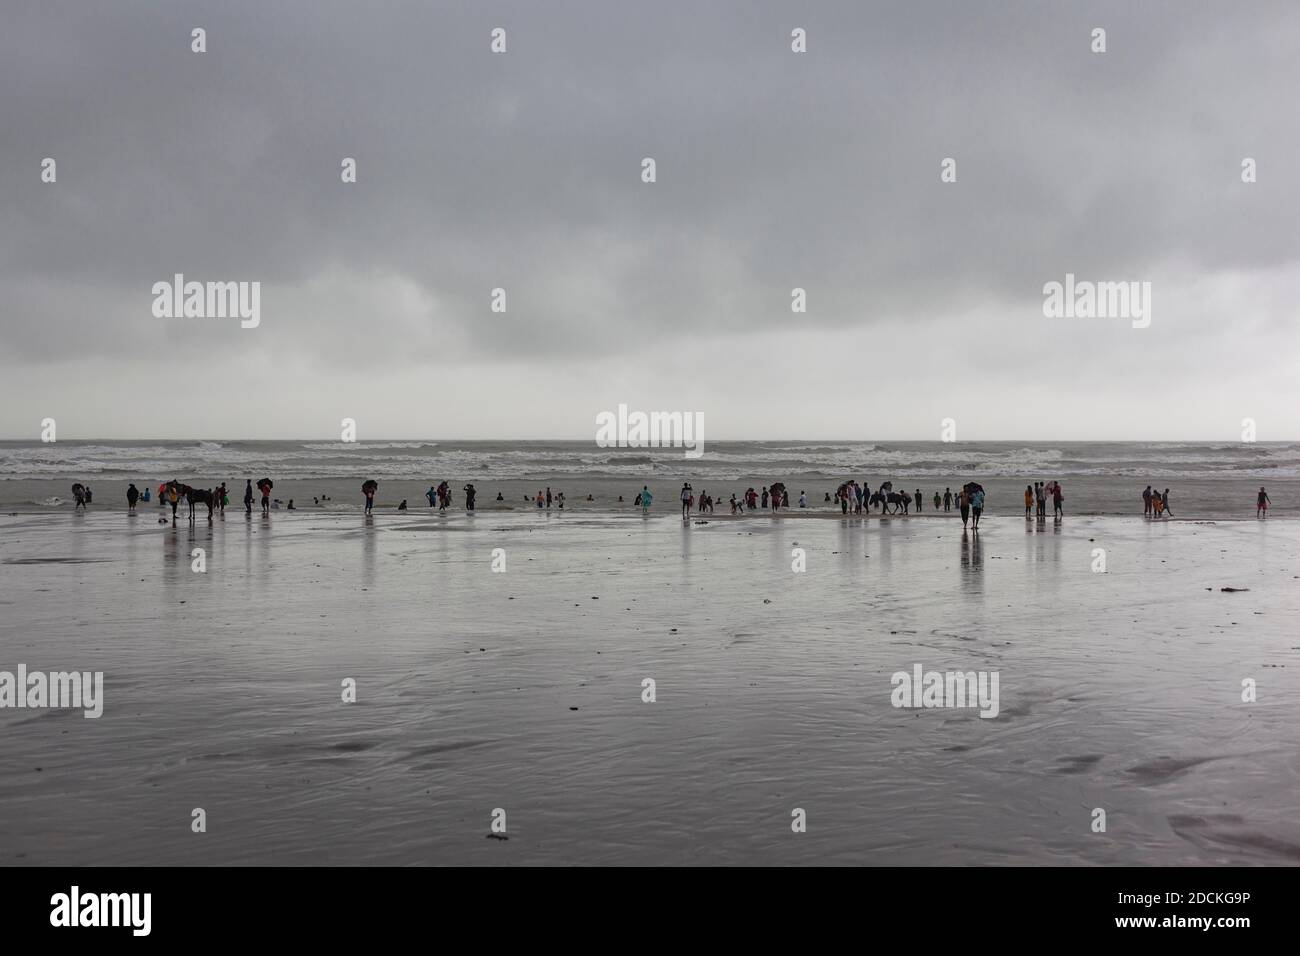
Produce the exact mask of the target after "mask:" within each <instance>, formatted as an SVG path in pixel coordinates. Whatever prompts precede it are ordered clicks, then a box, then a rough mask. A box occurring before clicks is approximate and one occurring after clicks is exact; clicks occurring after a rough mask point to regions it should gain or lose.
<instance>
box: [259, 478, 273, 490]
mask: <svg viewBox="0 0 1300 956" xmlns="http://www.w3.org/2000/svg"><path fill="white" fill-rule="evenodd" d="M257 487H259V488H266V489H267V490H268V491H269V490H270V489H272V488H274V487H275V482H273V481H272V480H271V479H270V478H263V479H262V480H261V481H259V482H258V483H257Z"/></svg>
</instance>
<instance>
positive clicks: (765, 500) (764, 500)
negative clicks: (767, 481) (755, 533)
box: [763, 487, 767, 511]
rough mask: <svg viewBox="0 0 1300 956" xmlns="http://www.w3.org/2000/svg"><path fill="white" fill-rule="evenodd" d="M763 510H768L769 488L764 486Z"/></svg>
mask: <svg viewBox="0 0 1300 956" xmlns="http://www.w3.org/2000/svg"><path fill="white" fill-rule="evenodd" d="M763 510H764V511H766V510H767V488H766V487H764V488H763Z"/></svg>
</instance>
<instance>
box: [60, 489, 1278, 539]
mask: <svg viewBox="0 0 1300 956" xmlns="http://www.w3.org/2000/svg"><path fill="white" fill-rule="evenodd" d="M273 488H274V483H273V482H272V481H271V479H269V478H262V479H260V480H259V481H258V482H257V483H256V491H254V483H253V481H252V479H247V480H246V481H245V483H244V496H243V500H244V510H245V512H246V513H247V514H250V515H251V514H252V513H253V504H254V502H255V501H257V500H258V498H259V497H260V500H261V511H262V514H264V515H265V514H269V513H270V512H271V511H272V510H274V509H278V508H279V507H281V505H282V504H283V502H282V501H281V500H280V499H279V498H272V497H271V492H272V489H273ZM378 490H379V483H378V482H377V481H372V480H367V481H366V482H364V483H363V484H362V486H361V493H362V496H363V500H364V508H365V513H366V514H370V513H371V512H372V511H373V509H374V506H375V495H376V494H377V492H378ZM463 491H464V495H465V510H466V511H474V507H475V497H476V495H477V491H476V490H475V488H474V485H473V483H469V484H466V485H465V487H464V489H463ZM72 493H73V497H74V498H75V500H76V507H75V509H74V510H77V511H82V510H85V508H86V506H87V505H89V504H90V503H91V502H92V500H93V499H92V495H91V490H90V486H89V485H85V484H82V483H81V482H78V483H76V484H74V485H73V486H72ZM424 497H425V498H426V499H427V500H428V502H429V507H430V508H432V507H434V506H435V505H436V506H437V508H438V511H439V512H440V513H443V512H446V511H447V509H448V508H450V507H452V490H451V485H450V484H449V483H448V482H446V481H441V482H439V483H438V484H437V485H430V486H429V490H428V491H427V492H425V495H424ZM679 497H680V501H681V509H682V517H684V518H686V517H689V516H690V515H691V514H692V513H696V514H713V513H714V509H715V507H716V505H717V501H718V500H717V498H715V497H714V496H713V495H711V494H709V492H708V491H701V492H700V494H699V495H698V496H697V495H696V493H695V490H694V488H693V487H692V486H691V483H690V482H684V483H683V484H682V489H681V493H680V496H679ZM985 498H986V495H985V491H984V488H983V487H982V486H981V485H980V484H978V483H977V482H968V483H967V484H966V485H964V486H962V487H961V488H959V489H958V490H957V491H956V492H955V493H954V492H953V490H952V488H950V487H948V488H944V490H943V492H942V493H940V492H938V491H935V492H934V493H933V495H932V496H930V500H931V501H932V502H933V506H934V510H935V511H936V512H938V511H940V510H942V511H943V512H945V513H946V512H949V511H951V510H952V509H953V508H954V507H955V508H956V509H957V511H958V512H959V513H960V514H961V519H962V526H963V527H966V526H967V525H969V526H971V527H973V528H978V527H979V522H980V517H981V515H982V514H983V512H984V504H985ZM1024 498H1025V518H1026V519H1032V518H1034V517H1037V518H1038V519H1039V520H1044V519H1045V518H1046V517H1047V509H1048V505H1049V503H1050V505H1051V509H1052V515H1053V517H1054V518H1055V519H1056V520H1057V521H1059V520H1061V519H1062V517H1063V516H1064V513H1065V510H1064V502H1065V493H1064V489H1063V488H1062V486H1061V483H1060V482H1059V481H1046V482H1042V481H1036V482H1034V483H1033V484H1029V485H1026V486H1025V495H1024ZM150 500H151V498H150V489H149V486H148V485H146V486H145V488H144V490H143V491H141V490H140V489H139V488H137V487H136V486H135V484H134V483H131V484H129V485H128V487H127V490H126V501H127V511H128V512H129V513H131V514H134V513H135V511H136V505H137V504H138V503H140V502H144V503H145V504H148V503H149V502H150ZM496 500H497V501H500V502H503V501H504V500H505V497H504V495H503V494H501V493H500V492H498V493H497V496H496ZM586 500H587V501H589V502H594V501H595V499H594V497H593V496H592V495H590V494H589V495H587V497H586ZM925 500H926V495H925V494H924V493H923V492H922V491H921V489H919V488H917V489H916V490H915V493H912V492H909V491H906V490H899V491H895V490H894V485H893V482H890V481H886V482H883V483H882V484H881V485H880V486H879V487H878V488H877V489H876V490H875V491H872V490H871V486H870V485H869V484H867V483H865V482H862V483H859V482H858V481H857V480H853V479H851V480H849V481H845V482H842V483H841V484H840V485H839V486H838V487H837V488H836V489H835V491H834V492H830V491H828V492H826V493H825V495H824V496H823V499H822V501H823V503H824V504H829V505H831V506H832V507H835V506H836V505H838V506H839V509H840V513H841V514H844V515H848V514H850V513H852V514H855V515H861V514H864V513H868V514H869V513H870V512H871V511H872V509H876V510H877V511H878V512H879V513H880V514H882V515H893V514H903V515H908V514H911V513H912V512H913V511H916V512H918V513H919V512H921V511H922V506H923V503H924V502H925ZM157 501H158V504H159V507H161V508H164V509H165V508H166V507H167V506H168V505H170V506H171V511H172V523H173V524H174V523H175V521H176V513H177V508H178V506H179V504H180V502H182V501H186V502H188V503H189V505H190V520H193V515H194V505H195V504H206V505H207V506H208V519H209V520H211V519H212V514H213V513H214V512H218V513H222V512H224V511H225V509H226V506H227V505H228V504H230V494H229V492H228V490H227V489H226V485H225V483H224V482H223V483H221V484H220V485H217V486H216V487H214V488H209V489H202V488H193V487H191V486H189V485H186V484H183V483H181V482H180V481H176V480H173V481H165V482H162V483H161V484H159V485H158V488H157ZM312 501H313V503H314V504H316V505H317V506H320V505H321V504H322V503H323V502H328V501H330V497H329V495H324V494H323V495H319V496H317V497H314V498H313V499H312ZM623 501H624V498H623V496H622V495H619V496H618V502H619V503H620V504H622V503H623ZM524 502H525V504H527V505H536V507H537V508H539V509H550V508H551V507H553V506H556V507H558V508H559V509H560V510H563V509H564V504H565V497H564V492H562V491H557V492H554V493H553V492H552V491H551V489H550V487H549V486H548V487H546V488H545V489H539V490H538V492H537V494H536V496H535V497H534V496H532V495H524ZM653 502H654V495H653V493H652V492H651V491H650V487H649V486H648V485H643V486H642V488H641V491H640V492H639V493H638V494H637V495H636V498H635V499H634V500H633V506H634V507H637V508H640V509H642V511H643V512H647V513H648V512H649V510H650V507H651V505H652V503H653ZM797 502H798V507H799V508H801V509H806V508H808V494H807V492H805V491H800V492H799V496H798V498H797ZM727 504H728V505H729V506H730V511H731V514H733V515H738V514H745V513H749V512H755V511H771V512H772V513H776V512H779V511H781V510H782V509H788V508H789V507H790V493H789V491H787V490H786V487H785V485H784V483H782V482H773V483H772V484H771V485H770V486H763V487H761V488H760V489H755V488H754V487H752V486H750V487H748V488H746V489H745V490H744V491H742V492H739V493H738V494H737V493H732V494H731V496H730V498H729V500H728V501H727ZM1271 504H1272V501H1271V499H1270V498H1269V496H1268V493H1267V491H1266V490H1265V489H1264V488H1263V487H1262V486H1261V487H1260V489H1259V493H1258V494H1257V495H1256V499H1255V515H1256V517H1258V518H1265V517H1267V516H1268V509H1269V507H1270V505H1271ZM288 510H290V511H293V510H296V509H295V505H294V502H293V499H292V498H291V499H289V503H288ZM398 510H399V511H405V510H406V501H405V499H403V500H402V502H401V504H400V505H398ZM1142 514H1143V516H1144V517H1146V518H1149V519H1161V518H1172V517H1173V516H1174V514H1173V510H1172V509H1171V508H1170V503H1169V489H1168V488H1166V489H1164V491H1159V490H1157V489H1156V488H1154V487H1153V486H1152V485H1147V486H1146V488H1145V489H1144V490H1143V491H1142ZM159 520H160V522H162V521H165V519H161V518H160V519H159Z"/></svg>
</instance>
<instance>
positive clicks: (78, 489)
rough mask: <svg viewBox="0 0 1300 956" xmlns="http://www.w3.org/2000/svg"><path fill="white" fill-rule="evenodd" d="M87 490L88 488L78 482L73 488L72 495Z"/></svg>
mask: <svg viewBox="0 0 1300 956" xmlns="http://www.w3.org/2000/svg"><path fill="white" fill-rule="evenodd" d="M85 490H86V486H85V485H83V484H82V483H81V482H77V483H76V484H75V485H73V486H72V493H73V494H74V495H75V494H77V493H79V492H82V491H85Z"/></svg>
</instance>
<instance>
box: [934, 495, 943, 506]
mask: <svg viewBox="0 0 1300 956" xmlns="http://www.w3.org/2000/svg"><path fill="white" fill-rule="evenodd" d="M941 504H943V496H942V495H940V494H939V492H937V491H936V492H935V493H934V510H935V511H938V510H939V506H940V505H941Z"/></svg>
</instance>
